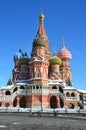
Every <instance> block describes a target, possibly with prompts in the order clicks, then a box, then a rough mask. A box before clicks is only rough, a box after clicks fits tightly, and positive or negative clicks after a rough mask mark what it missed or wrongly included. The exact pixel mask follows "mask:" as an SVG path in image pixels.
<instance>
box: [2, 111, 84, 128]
mask: <svg viewBox="0 0 86 130" xmlns="http://www.w3.org/2000/svg"><path fill="white" fill-rule="evenodd" d="M0 130H86V120H77V119H69V118H68V119H67V118H59V117H49V118H48V117H29V116H28V114H27V115H25V116H24V115H17V114H7V113H6V114H0Z"/></svg>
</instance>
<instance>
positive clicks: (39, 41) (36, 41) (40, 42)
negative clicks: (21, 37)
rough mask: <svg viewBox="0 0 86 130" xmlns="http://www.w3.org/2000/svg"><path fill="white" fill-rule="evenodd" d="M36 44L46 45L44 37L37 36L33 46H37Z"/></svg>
mask: <svg viewBox="0 0 86 130" xmlns="http://www.w3.org/2000/svg"><path fill="white" fill-rule="evenodd" d="M37 46H42V47H46V42H45V40H44V38H43V37H42V36H39V37H37V38H36V39H35V40H34V41H33V47H37Z"/></svg>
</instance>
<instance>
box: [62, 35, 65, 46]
mask: <svg viewBox="0 0 86 130" xmlns="http://www.w3.org/2000/svg"><path fill="white" fill-rule="evenodd" d="M63 47H65V44H64V37H62V48H63Z"/></svg>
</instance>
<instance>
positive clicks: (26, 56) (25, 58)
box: [19, 52, 30, 65]
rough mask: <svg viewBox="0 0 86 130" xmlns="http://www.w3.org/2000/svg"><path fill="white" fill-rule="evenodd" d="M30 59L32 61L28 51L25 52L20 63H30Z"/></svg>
mask: <svg viewBox="0 0 86 130" xmlns="http://www.w3.org/2000/svg"><path fill="white" fill-rule="evenodd" d="M29 61H30V58H29V57H28V55H27V53H26V52H25V53H24V54H23V57H22V58H20V59H19V64H20V65H28V63H29Z"/></svg>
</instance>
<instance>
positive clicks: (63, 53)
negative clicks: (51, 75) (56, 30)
mask: <svg viewBox="0 0 86 130" xmlns="http://www.w3.org/2000/svg"><path fill="white" fill-rule="evenodd" d="M57 56H58V57H60V58H61V59H64V58H65V59H69V60H70V59H72V54H71V53H70V52H69V51H68V50H67V49H66V47H65V45H64V43H63V44H62V49H61V50H60V52H59V53H58V54H57Z"/></svg>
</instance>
